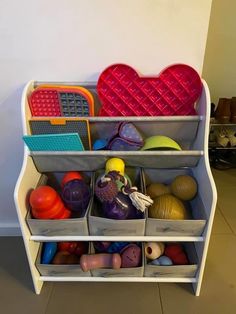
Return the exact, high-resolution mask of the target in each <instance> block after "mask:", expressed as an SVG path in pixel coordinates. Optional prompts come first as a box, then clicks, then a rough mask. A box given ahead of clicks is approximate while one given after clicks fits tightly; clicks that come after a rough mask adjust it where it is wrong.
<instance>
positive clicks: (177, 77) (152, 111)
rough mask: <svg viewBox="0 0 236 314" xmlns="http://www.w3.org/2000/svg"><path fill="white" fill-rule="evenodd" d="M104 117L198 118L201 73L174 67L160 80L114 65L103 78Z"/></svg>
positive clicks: (100, 81) (100, 82) (100, 83)
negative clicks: (197, 104) (193, 116)
mask: <svg viewBox="0 0 236 314" xmlns="http://www.w3.org/2000/svg"><path fill="white" fill-rule="evenodd" d="M97 91H98V96H99V98H100V101H101V103H102V107H101V109H100V111H99V115H100V116H173V115H180V116H181V115H195V114H196V111H195V109H194V104H195V102H196V101H197V99H198V98H199V96H200V95H201V91H202V82H201V78H200V77H199V75H198V73H197V72H196V71H195V70H194V69H193V68H192V67H190V66H188V65H185V64H174V65H171V66H169V67H167V68H166V69H164V70H163V71H162V72H161V73H160V75H159V76H158V77H141V76H140V75H139V74H138V73H137V72H136V71H135V70H134V69H133V68H132V67H130V66H128V65H125V64H113V65H111V66H109V67H108V68H106V69H105V70H104V71H103V72H102V73H101V75H100V76H99V79H98V83H97Z"/></svg>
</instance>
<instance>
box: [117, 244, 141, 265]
mask: <svg viewBox="0 0 236 314" xmlns="http://www.w3.org/2000/svg"><path fill="white" fill-rule="evenodd" d="M141 260H142V250H141V248H140V247H139V246H138V245H136V244H130V245H128V246H127V247H125V248H124V249H123V250H122V251H121V267H124V268H130V267H138V266H140V264H141Z"/></svg>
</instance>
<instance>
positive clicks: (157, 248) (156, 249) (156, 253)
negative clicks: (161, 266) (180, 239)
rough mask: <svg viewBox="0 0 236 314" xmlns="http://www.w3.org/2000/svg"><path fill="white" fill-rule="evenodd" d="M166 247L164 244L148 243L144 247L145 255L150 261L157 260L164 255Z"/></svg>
mask: <svg viewBox="0 0 236 314" xmlns="http://www.w3.org/2000/svg"><path fill="white" fill-rule="evenodd" d="M164 249H165V245H164V243H162V242H147V243H145V245H144V251H145V255H146V257H147V258H148V259H151V260H155V259H157V258H158V257H160V256H161V255H162V254H163V253H164Z"/></svg>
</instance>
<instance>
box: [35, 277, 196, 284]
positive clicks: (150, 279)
mask: <svg viewBox="0 0 236 314" xmlns="http://www.w3.org/2000/svg"><path fill="white" fill-rule="evenodd" d="M39 280H40V281H54V282H57V281H74V282H75V281H86V282H89V281H90V282H185V283H193V282H197V279H196V278H183V277H180V278H179V277H174V278H168V277H163V278H162V277H109V278H105V277H59V276H58V277H54V276H53V277H52V276H40V277H39Z"/></svg>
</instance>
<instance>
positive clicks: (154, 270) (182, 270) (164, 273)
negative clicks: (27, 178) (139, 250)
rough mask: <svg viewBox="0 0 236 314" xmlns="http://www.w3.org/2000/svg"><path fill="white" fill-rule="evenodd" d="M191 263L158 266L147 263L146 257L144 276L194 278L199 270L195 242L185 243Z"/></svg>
mask: <svg viewBox="0 0 236 314" xmlns="http://www.w3.org/2000/svg"><path fill="white" fill-rule="evenodd" d="M183 246H184V249H185V252H186V254H187V256H188V259H189V262H190V264H189V265H172V266H158V265H149V264H147V258H146V257H145V263H144V277H165V278H194V277H195V276H196V273H197V270H198V258H197V253H196V250H195V247H194V244H193V243H184V244H183Z"/></svg>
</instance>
